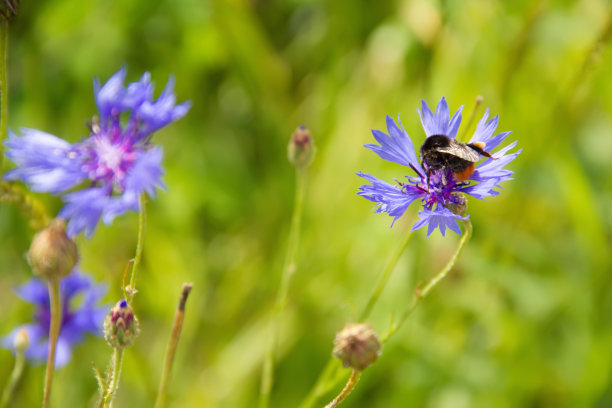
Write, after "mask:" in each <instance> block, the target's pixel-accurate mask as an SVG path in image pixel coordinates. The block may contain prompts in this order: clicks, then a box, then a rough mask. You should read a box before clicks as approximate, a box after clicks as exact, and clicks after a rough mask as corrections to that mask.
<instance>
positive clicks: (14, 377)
mask: <svg viewBox="0 0 612 408" xmlns="http://www.w3.org/2000/svg"><path fill="white" fill-rule="evenodd" d="M24 365H25V356H24V355H23V353H19V352H17V353H16V354H15V366H14V367H13V372H12V373H11V378H9V382H8V385H7V386H6V388H5V389H4V392H3V393H2V399H1V400H0V408H6V407H7V406H8V403H9V401H10V400H11V398H12V396H13V393H14V392H15V388H16V387H17V383H18V382H19V379H20V378H21V374H22V373H23V367H24Z"/></svg>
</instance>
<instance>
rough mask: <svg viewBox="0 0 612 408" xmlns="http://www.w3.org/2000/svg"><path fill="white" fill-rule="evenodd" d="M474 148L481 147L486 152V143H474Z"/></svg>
mask: <svg viewBox="0 0 612 408" xmlns="http://www.w3.org/2000/svg"><path fill="white" fill-rule="evenodd" d="M472 144H473V145H474V146H477V147H480V148H481V149H483V150H484V148H485V143H484V142H474V143H472Z"/></svg>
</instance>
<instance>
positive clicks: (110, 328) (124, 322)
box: [104, 299, 140, 348]
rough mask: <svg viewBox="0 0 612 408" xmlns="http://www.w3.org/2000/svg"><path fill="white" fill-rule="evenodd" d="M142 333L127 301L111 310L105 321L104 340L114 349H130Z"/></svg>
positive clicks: (118, 303) (119, 303)
mask: <svg viewBox="0 0 612 408" xmlns="http://www.w3.org/2000/svg"><path fill="white" fill-rule="evenodd" d="M139 333H140V329H139V328H138V319H137V318H136V316H134V313H133V312H132V308H131V307H130V305H128V303H127V301H125V299H122V300H120V301H119V302H117V304H116V305H115V306H114V307H113V308H112V309H111V311H110V313H109V314H108V315H107V316H106V319H105V320H104V339H105V340H106V342H107V343H108V344H109V345H110V346H111V347H113V348H124V347H129V346H131V345H132V344H133V343H134V340H135V339H136V337H137V336H138V334H139Z"/></svg>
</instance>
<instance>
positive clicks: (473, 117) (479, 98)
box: [457, 95, 484, 142]
mask: <svg viewBox="0 0 612 408" xmlns="http://www.w3.org/2000/svg"><path fill="white" fill-rule="evenodd" d="M483 99H484V98H483V97H482V96H480V95H478V96H477V97H476V101H475V102H474V109H472V113H470V117H469V118H468V120H467V122H466V123H465V125H464V126H463V130H462V131H461V136H460V137H458V138H457V140H458V141H459V142H463V141H465V140H467V137H466V136H467V133H468V131H469V130H470V128H471V127H472V125H473V124H474V120H476V114H477V113H478V110H479V108H480V105H482V101H483Z"/></svg>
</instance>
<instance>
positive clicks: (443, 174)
mask: <svg viewBox="0 0 612 408" xmlns="http://www.w3.org/2000/svg"><path fill="white" fill-rule="evenodd" d="M422 109H423V111H422V112H421V111H420V110H419V109H417V112H418V113H419V116H420V117H421V123H422V124H423V129H425V134H426V135H427V137H430V136H433V135H445V136H447V137H449V138H453V139H454V138H455V137H456V136H457V130H458V129H459V124H460V123H461V111H462V109H463V106H462V107H460V108H459V109H458V110H457V112H455V114H454V115H453V116H452V118H451V117H450V113H449V109H448V105H447V103H446V100H445V99H444V98H442V99H441V100H440V102H439V103H438V107H437V108H436V113H435V114H434V113H432V112H431V110H430V109H429V107H428V106H427V104H426V103H425V101H422ZM488 118H489V109H488V108H487V110H486V112H485V114H484V116H483V117H482V119H481V120H480V122H479V123H478V125H477V126H476V131H475V132H474V136H472V138H471V140H470V141H469V143H476V142H482V144H483V146H484V147H483V149H484V150H485V151H487V152H491V151H492V150H493V149H495V148H496V147H497V146H498V145H499V144H500V143H501V142H502V141H503V140H504V139H505V138H506V136H508V135H509V134H510V133H511V132H503V133H498V134H497V135H495V136H493V132H494V131H495V129H496V128H497V124H498V121H499V119H498V117H497V116H495V117H494V118H492V119H491V120H487V119H488ZM398 122H399V124H400V126H401V122H400V121H399V118H398ZM387 131H388V132H389V134H388V135H387V134H386V133H384V132H381V131H380V130H372V133H373V134H374V138H375V139H376V141H377V142H378V143H380V145H376V144H368V145H365V147H367V148H368V149H371V150H372V151H374V152H375V153H376V154H378V155H379V156H380V157H381V158H382V159H384V160H387V161H392V162H395V163H398V164H402V165H404V166H407V167H410V168H411V169H412V170H413V171H414V172H415V173H416V176H406V182H399V181H397V180H396V183H397V184H396V185H392V184H389V183H386V182H384V181H382V180H380V179H378V178H376V177H374V176H372V175H370V174H367V173H362V172H359V173H357V174H358V175H359V176H361V177H363V178H365V179H366V180H368V181H369V182H370V183H371V184H366V185H363V186H361V187H359V192H358V193H357V194H359V195H360V196H362V197H365V198H367V199H368V200H370V201H374V202H375V203H378V204H377V206H376V212H386V213H388V214H389V215H390V216H392V217H394V218H393V222H395V221H396V220H397V219H398V218H399V217H401V216H402V215H403V214H404V212H405V211H406V209H407V208H408V206H409V205H410V204H411V203H412V202H413V201H415V200H419V199H420V200H421V202H422V204H423V210H422V211H420V212H419V221H417V222H416V223H415V224H414V226H413V227H412V230H415V229H419V228H421V227H424V226H425V225H428V229H427V236H429V235H430V234H431V233H432V232H433V230H435V229H436V228H440V232H441V233H442V235H444V233H445V232H446V227H448V228H450V229H451V230H453V231H455V232H456V233H457V234H460V233H461V231H460V229H459V225H458V224H457V219H463V220H465V219H467V218H468V217H469V216H465V217H464V216H461V215H459V214H455V213H454V212H453V211H451V209H452V208H453V207H454V206H461V205H462V204H465V197H464V196H463V194H461V193H467V194H469V195H471V196H473V197H476V198H479V199H484V198H485V197H489V196H495V195H498V194H499V192H498V191H495V188H496V187H499V183H500V182H502V181H505V180H511V178H510V176H511V175H512V174H513V172H512V171H510V170H507V169H504V166H505V165H506V164H508V163H510V162H511V161H512V160H514V159H515V158H516V156H517V155H518V154H519V153H520V152H521V150H519V151H516V152H514V153H512V154H506V153H507V152H508V151H509V150H510V149H512V148H514V146H516V144H517V142H516V141H515V142H513V143H511V144H509V145H508V146H506V147H504V148H502V149H501V150H499V151H497V152H495V153H492V152H491V154H492V156H493V159H486V160H485V161H483V162H481V163H480V164H479V165H478V166H476V168H475V171H474V173H473V174H472V175H471V176H470V177H469V178H468V179H466V180H464V181H459V180H457V179H456V178H455V176H454V174H453V172H452V171H451V170H450V169H447V168H442V169H429V170H430V173H431V175H430V179H429V185H428V183H427V172H428V171H427V164H424V165H421V162H420V161H419V160H418V159H417V155H416V152H415V149H414V145H413V143H412V140H411V139H410V136H408V133H406V131H405V130H404V128H403V126H401V128H400V127H398V126H397V125H396V123H395V122H394V121H393V119H392V118H391V117H389V116H387ZM391 225H393V223H392V224H391Z"/></svg>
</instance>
